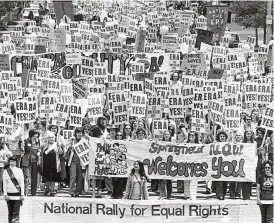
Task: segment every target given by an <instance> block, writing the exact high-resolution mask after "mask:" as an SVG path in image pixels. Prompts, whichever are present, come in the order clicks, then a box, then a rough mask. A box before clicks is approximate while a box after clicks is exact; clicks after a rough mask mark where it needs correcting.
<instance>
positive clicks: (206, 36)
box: [195, 29, 213, 49]
mask: <svg viewBox="0 0 274 223" xmlns="http://www.w3.org/2000/svg"><path fill="white" fill-rule="evenodd" d="M197 33H198V35H197V39H196V44H195V47H197V48H198V49H200V46H201V43H206V44H209V45H211V44H212V39H213V32H211V31H208V30H203V29H198V30H197Z"/></svg>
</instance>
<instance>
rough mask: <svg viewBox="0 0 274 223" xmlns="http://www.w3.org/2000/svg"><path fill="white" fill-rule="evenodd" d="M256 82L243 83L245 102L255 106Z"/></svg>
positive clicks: (256, 95) (256, 98)
mask: <svg viewBox="0 0 274 223" xmlns="http://www.w3.org/2000/svg"><path fill="white" fill-rule="evenodd" d="M257 85H258V83H255V82H246V83H245V103H246V104H250V106H251V107H252V108H253V107H257V101H258V94H257V88H258V86H257Z"/></svg>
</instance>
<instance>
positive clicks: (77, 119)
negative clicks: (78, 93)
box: [69, 104, 85, 128]
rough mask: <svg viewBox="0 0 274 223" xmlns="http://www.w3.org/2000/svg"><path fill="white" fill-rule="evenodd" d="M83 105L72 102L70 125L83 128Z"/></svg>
mask: <svg viewBox="0 0 274 223" xmlns="http://www.w3.org/2000/svg"><path fill="white" fill-rule="evenodd" d="M84 115H85V114H84V112H83V111H82V107H81V105H78V104H70V107H69V117H70V119H69V120H70V123H69V124H70V126H73V127H76V128H81V127H82V118H83V116H84Z"/></svg>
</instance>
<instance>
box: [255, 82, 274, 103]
mask: <svg viewBox="0 0 274 223" xmlns="http://www.w3.org/2000/svg"><path fill="white" fill-rule="evenodd" d="M257 90H258V93H257V94H258V95H257V99H258V104H261V105H262V104H264V105H268V104H270V102H271V92H273V88H272V85H271V84H266V83H259V84H258V88H257Z"/></svg>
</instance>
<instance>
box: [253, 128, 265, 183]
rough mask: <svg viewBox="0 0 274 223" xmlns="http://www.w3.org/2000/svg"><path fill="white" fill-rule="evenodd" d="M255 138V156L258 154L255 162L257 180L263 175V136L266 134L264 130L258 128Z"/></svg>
mask: <svg viewBox="0 0 274 223" xmlns="http://www.w3.org/2000/svg"><path fill="white" fill-rule="evenodd" d="M256 133H257V137H256V138H255V141H256V142H257V154H258V162H257V168H256V177H257V178H258V177H259V175H262V174H263V171H264V170H263V167H262V164H263V162H264V160H265V154H266V152H265V149H264V145H263V144H264V135H265V134H266V132H265V129H263V128H258V129H257V131H256Z"/></svg>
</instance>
